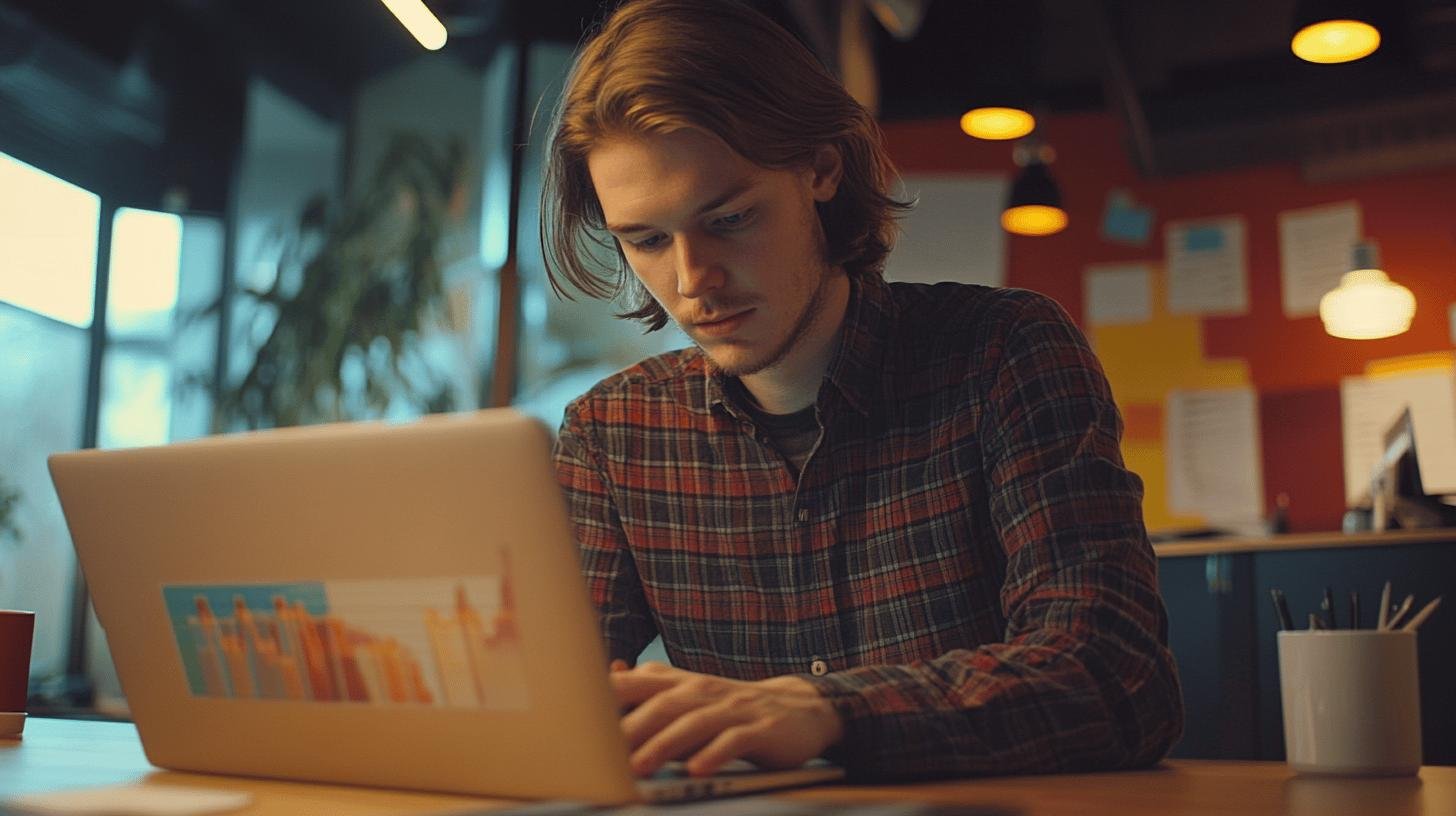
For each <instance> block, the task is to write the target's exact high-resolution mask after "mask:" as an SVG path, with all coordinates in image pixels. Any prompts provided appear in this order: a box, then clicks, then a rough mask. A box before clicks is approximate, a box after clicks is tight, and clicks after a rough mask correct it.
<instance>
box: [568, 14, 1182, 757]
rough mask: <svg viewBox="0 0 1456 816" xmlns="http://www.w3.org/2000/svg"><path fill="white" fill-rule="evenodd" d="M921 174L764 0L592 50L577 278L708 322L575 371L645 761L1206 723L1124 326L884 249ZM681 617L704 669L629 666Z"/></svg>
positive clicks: (1123, 737)
mask: <svg viewBox="0 0 1456 816" xmlns="http://www.w3.org/2000/svg"><path fill="white" fill-rule="evenodd" d="M892 177H893V169H892V167H891V166H890V163H889V161H888V159H887V157H886V155H885V153H884V151H883V148H882V147H881V145H880V140H879V134H878V130H877V128H876V126H875V124H874V122H873V120H872V119H871V117H870V116H869V115H868V114H867V113H866V112H865V111H864V110H863V109H862V108H860V107H859V106H858V105H857V104H856V103H855V102H854V101H853V100H852V99H851V98H850V97H849V96H848V95H847V94H846V93H845V91H844V90H843V89H842V87H841V86H840V85H839V84H838V83H837V82H836V81H835V80H834V79H833V78H832V77H831V76H830V75H829V74H827V73H826V72H825V71H824V70H823V69H822V68H821V67H820V66H819V64H818V63H817V62H816V61H815V60H814V58H813V57H812V56H811V55H810V54H809V53H808V52H807V51H806V50H805V49H804V48H803V47H802V46H800V45H799V44H798V42H797V41H796V40H794V38H793V37H791V36H790V35H788V34H787V33H786V32H785V31H783V30H782V29H780V28H778V27H777V26H775V25H774V24H773V23H772V22H771V21H769V20H767V19H766V18H764V17H763V16H761V15H759V14H758V13H756V12H754V11H752V10H750V9H747V8H745V7H743V6H741V5H739V4H737V3H733V2H725V0H639V1H638V2H632V3H628V4H625V5H623V6H622V7H621V8H620V9H619V10H618V11H617V12H616V13H615V14H614V15H613V16H612V18H611V19H610V20H609V22H608V23H607V24H606V26H605V27H604V29H603V30H602V31H601V32H600V33H599V34H598V35H597V36H596V37H595V38H594V39H593V40H592V41H591V42H590V43H589V44H588V45H587V46H586V47H585V48H584V49H583V50H582V52H581V53H580V55H579V56H578V58H577V61H576V64H575V66H574V68H573V70H572V73H571V75H570V77H569V79H568V81H567V85H566V90H565V94H564V98H563V100H562V103H561V108H560V110H559V112H558V115H557V119H556V124H555V131H554V134H553V143H552V147H551V152H550V156H549V158H548V165H547V170H546V189H545V193H544V196H543V227H542V229H543V232H542V238H543V246H544V248H545V249H546V254H547V257H548V259H549V265H550V266H549V268H550V269H551V272H552V280H553V282H556V283H557V285H558V286H560V283H559V279H560V278H564V279H565V280H566V281H568V282H569V283H571V284H573V285H575V286H576V287H577V288H580V289H582V290H583V291H585V292H587V293H589V294H592V295H594V296H610V295H613V294H618V293H625V294H627V295H628V296H629V297H631V298H633V299H634V305H635V307H636V308H635V309H634V310H633V311H631V312H630V313H629V314H627V315H625V316H626V317H631V318H635V319H639V320H641V321H643V322H644V323H646V324H647V326H648V327H649V328H650V329H656V328H660V327H661V326H663V325H665V324H666V322H667V320H668V319H672V320H674V321H676V322H677V324H678V325H679V326H681V327H682V329H683V331H684V332H686V333H687V335H688V336H689V337H691V338H692V339H693V341H694V342H695V343H696V348H690V349H686V350H683V351H679V352H674V353H670V354H666V355H661V356H658V357H654V358H651V359H648V360H644V361H643V362H641V363H640V364H638V365H636V366H634V367H633V368H630V369H627V370H626V371H623V372H621V373H619V374H617V375H615V376H613V377H611V378H609V379H607V380H605V381H603V382H602V383H600V384H598V385H597V386H596V387H594V388H593V389H592V390H591V391H590V392H588V393H587V394H586V395H584V396H582V397H581V398H579V399H578V400H576V401H575V402H574V403H572V405H571V406H570V407H569V408H568V409H567V413H566V418H565V421H564V422H563V424H562V427H561V433H560V437H559V441H558V444H557V451H556V460H557V469H558V473H559V476H560V479H561V483H562V485H563V486H564V488H565V490H566V494H567V497H568V500H569V503H570V506H571V511H572V515H573V517H574V520H575V523H576V530H577V535H578V538H579V540H580V543H581V547H582V557H583V567H584V570H585V573H586V577H587V581H588V584H589V586H590V589H591V593H592V596H593V598H594V600H595V603H596V605H597V607H598V609H599V611H600V614H601V619H602V626H603V635H604V637H605V639H606V642H607V644H608V646H609V650H610V653H611V657H612V659H613V661H614V668H615V669H617V670H616V671H614V672H613V674H612V680H613V684H614V686H615V688H616V691H617V694H618V697H619V699H620V700H621V702H622V704H623V707H624V709H625V710H627V713H626V714H625V716H624V717H623V720H622V725H623V729H624V730H625V732H626V735H627V738H628V741H629V743H630V744H631V746H632V750H633V753H632V764H633V767H634V770H636V771H637V772H638V773H641V774H648V773H651V772H652V771H654V770H655V769H656V768H658V767H659V766H660V765H661V764H662V763H664V762H666V761H668V760H672V759H684V760H687V766H688V770H689V771H690V772H691V773H694V774H708V773H712V772H713V771H714V770H716V769H717V768H718V767H719V766H720V765H721V764H722V763H723V762H725V761H727V760H730V759H733V758H739V757H741V758H746V759H749V760H751V761H754V762H757V763H759V764H761V765H766V766H772V767H790V766H796V765H799V764H800V763H802V762H804V761H806V760H808V759H810V758H812V757H815V756H819V755H826V756H829V757H831V758H833V759H836V760H838V761H840V762H842V763H843V764H845V765H846V766H847V768H848V770H849V771H850V773H851V775H852V776H854V777H857V778H861V779H863V778H878V779H897V778H898V779H908V778H925V777H929V776H946V775H965V774H974V773H1008V772H1028V771H1056V770H1072V769H1097V768H1120V767H1128V766H1137V765H1146V764H1150V763H1153V762H1156V761H1157V760H1158V759H1160V758H1161V757H1162V756H1163V755H1164V754H1165V753H1166V752H1167V750H1168V748H1169V746H1171V745H1172V744H1173V742H1174V741H1175V740H1176V739H1177V737H1178V736H1179V734H1180V733H1181V729H1182V718H1183V711H1182V701H1181V696H1180V693H1179V687H1178V679H1177V675H1176V671H1175V668H1174V664H1173V659H1172V656H1171V655H1170V654H1169V652H1168V649H1167V646H1166V644H1167V633H1166V628H1167V623H1166V618H1165V613H1164V610H1163V605H1162V601H1161V599H1160V598H1159V596H1158V592H1157V579H1156V572H1157V568H1156V562H1155V560H1154V557H1153V553H1152V549H1151V547H1150V546H1149V544H1148V540H1147V534H1146V532H1145V530H1144V528H1143V524H1142V517H1141V510H1140V500H1141V495H1142V485H1141V482H1140V481H1139V480H1138V478H1137V477H1136V476H1134V475H1133V474H1131V473H1129V472H1128V471H1127V470H1126V469H1125V468H1124V467H1123V465H1122V460H1121V455H1120V453H1119V449H1118V439H1119V435H1120V432H1121V424H1120V419H1119V417H1118V414H1117V409H1116V408H1115V406H1114V405H1113V401H1112V396H1111V394H1110V393H1109V390H1108V386H1107V383H1106V380H1105V378H1104V377H1103V375H1102V372H1101V369H1100V368H1099V366H1098V364H1097V361H1096V359H1095V358H1094V356H1093V354H1092V352H1091V351H1090V350H1089V348H1088V346H1087V343H1086V341H1085V339H1084V338H1083V337H1082V335H1081V333H1080V332H1079V331H1078V330H1077V329H1076V327H1075V326H1074V325H1073V324H1072V323H1071V321H1070V320H1069V319H1068V317H1067V315H1066V314H1065V313H1064V312H1063V311H1062V310H1061V309H1060V308H1059V307H1058V306H1057V305H1056V304H1055V303H1053V302H1052V301H1050V300H1048V299H1047V298H1045V297H1042V296H1039V295H1036V294H1033V293H1031V292H1026V291H1020V290H1011V289H988V288H985V287H979V286H967V285H955V284H941V285H938V286H924V285H908V284H887V283H885V282H884V281H883V280H882V275H881V271H882V268H883V264H884V259H885V256H886V255H887V254H888V252H889V249H890V246H891V244H892V242H893V236H894V228H895V225H894V217H895V215H896V213H897V211H898V210H899V209H900V208H901V205H899V204H897V203H896V202H895V201H894V200H893V199H892V198H891V197H890V196H889V194H888V189H889V185H890V182H891V178H892ZM604 254H606V255H608V256H609V257H608V258H607V259H605V261H606V262H605V263H604V262H603V261H604V259H603V255H604ZM629 269H630V272H629V271H628V270H629ZM656 634H661V635H662V638H663V642H664V644H665V646H666V649H667V653H668V655H669V656H670V657H671V659H672V662H673V664H674V666H675V667H676V668H668V667H665V666H660V665H655V664H646V665H643V666H638V667H635V668H627V667H628V666H629V665H630V664H631V663H632V662H633V661H635V658H636V656H637V655H638V654H639V653H640V652H641V650H642V648H643V647H644V646H645V645H646V644H647V643H648V641H650V640H651V639H652V637H653V636H654V635H656Z"/></svg>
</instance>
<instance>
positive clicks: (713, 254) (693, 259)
mask: <svg viewBox="0 0 1456 816" xmlns="http://www.w3.org/2000/svg"><path fill="white" fill-rule="evenodd" d="M675 243H676V252H677V293H678V295H679V296H681V297H685V298H697V297H702V296H703V295H705V294H707V293H708V292H711V291H712V290H714V289H717V288H718V287H720V286H722V285H723V283H724V279H725V274H724V271H723V264H722V258H721V256H720V254H719V253H718V252H717V251H716V250H715V248H714V247H713V239H712V238H710V237H705V236H681V237H679V238H677V239H676V241H675Z"/></svg>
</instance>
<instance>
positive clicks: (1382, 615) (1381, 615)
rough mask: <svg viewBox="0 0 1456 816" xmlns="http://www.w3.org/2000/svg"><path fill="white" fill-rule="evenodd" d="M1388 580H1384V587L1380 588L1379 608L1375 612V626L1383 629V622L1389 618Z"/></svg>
mask: <svg viewBox="0 0 1456 816" xmlns="http://www.w3.org/2000/svg"><path fill="white" fill-rule="evenodd" d="M1389 616H1390V582H1389V581H1386V582H1385V589H1382V590H1380V608H1379V609H1378V610H1376V612H1375V628H1376V629H1384V628H1385V622H1386V621H1387V620H1389V619H1390V617H1389Z"/></svg>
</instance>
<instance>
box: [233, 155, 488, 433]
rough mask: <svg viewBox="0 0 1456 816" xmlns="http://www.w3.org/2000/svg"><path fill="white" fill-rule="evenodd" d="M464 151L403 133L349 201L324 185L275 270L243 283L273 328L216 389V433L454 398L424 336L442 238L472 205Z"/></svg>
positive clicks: (437, 296) (431, 406) (436, 292)
mask: <svg viewBox="0 0 1456 816" xmlns="http://www.w3.org/2000/svg"><path fill="white" fill-rule="evenodd" d="M465 161H466V158H465V151H464V148H463V146H462V145H461V144H459V143H458V142H452V143H450V144H448V145H445V146H443V147H440V146H437V145H436V144H434V143H432V142H431V141H430V140H428V139H426V138H424V137H423V136H420V135H418V134H410V133H402V134H399V135H397V136H395V138H394V139H393V141H392V143H391V146H390V148H389V149H388V150H386V151H385V154H384V155H383V157H382V158H381V159H380V162H379V164H378V166H377V169H376V170H375V172H374V174H373V176H372V177H371V178H370V180H369V181H368V183H367V184H366V185H365V186H364V187H363V188H362V189H361V190H360V191H359V193H358V195H356V196H354V197H352V198H351V199H350V200H349V201H347V202H346V203H345V204H344V205H343V207H342V208H341V209H340V211H339V212H337V213H331V212H330V208H329V206H328V202H327V198H326V197H325V196H323V195H319V196H315V197H314V199H313V200H312V201H310V202H309V204H308V205H307V206H305V207H304V209H303V212H302V213H301V215H300V216H299V218H298V221H297V223H296V225H294V226H293V227H291V228H289V229H287V230H284V231H283V232H282V233H281V234H280V235H278V236H277V240H278V241H279V242H280V243H279V248H280V253H279V255H280V260H279V264H278V274H277V276H276V278H275V279H274V280H273V282H272V283H271V284H270V285H269V286H268V287H267V288H245V289H242V290H240V294H241V295H242V297H243V298H244V299H245V300H246V301H247V302H250V303H251V304H253V305H254V306H255V307H257V308H255V309H254V311H253V318H254V319H255V320H258V321H267V320H269V319H270V318H271V319H272V325H271V329H270V330H269V331H268V334H267V336H266V338H265V339H264V340H263V342H262V344H261V345H260V346H259V347H258V350H257V353H256V355H255V356H254V358H253V361H252V364H251V365H250V366H249V368H248V370H247V371H246V372H245V373H244V374H243V375H242V377H241V378H240V379H237V380H236V381H230V382H227V383H224V384H223V385H222V387H221V388H218V389H217V391H216V393H217V400H216V403H215V409H214V415H213V430H214V431H215V432H221V431H229V430H236V429H240V428H248V429H256V428H266V427H283V426H288V425H303V424H310V423H316V422H329V421H335V420H346V419H357V418H364V417H368V416H378V415H380V414H382V413H383V412H384V411H385V409H387V408H388V406H389V404H390V401H391V400H393V399H399V398H404V399H408V400H410V401H411V402H412V403H413V404H414V405H416V406H417V407H418V408H420V409H422V410H423V411H426V412H438V411H447V410H451V409H452V408H453V407H454V406H453V403H454V400H453V398H452V397H453V392H452V391H451V390H450V386H449V383H448V381H447V378H446V377H444V376H441V375H440V373H439V372H437V371H434V370H433V368H432V366H431V364H430V361H429V360H426V359H424V357H423V355H421V354H420V351H419V336H420V333H421V330H422V329H423V328H425V326H426V322H427V321H428V320H429V317H430V315H431V314H434V313H438V312H439V311H440V309H441V308H442V307H443V302H444V298H445V286H444V276H443V270H442V269H441V267H442V263H441V259H440V249H441V239H442V237H443V236H444V235H445V232H446V229H447V227H448V226H449V224H450V223H451V222H452V221H455V220H458V219H459V218H460V217H461V216H462V214H463V211H464V202H465V193H464V190H463V183H462V179H463V178H464V168H465ZM218 308H219V304H213V305H212V306H211V307H210V308H209V309H208V310H207V311H211V312H215V311H216V310H217V309H218Z"/></svg>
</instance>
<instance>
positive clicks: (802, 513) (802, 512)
mask: <svg viewBox="0 0 1456 816" xmlns="http://www.w3.org/2000/svg"><path fill="white" fill-rule="evenodd" d="M808 520H809V508H807V507H800V508H799V521H808Z"/></svg>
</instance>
